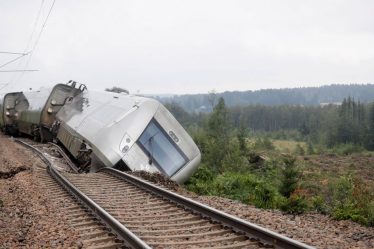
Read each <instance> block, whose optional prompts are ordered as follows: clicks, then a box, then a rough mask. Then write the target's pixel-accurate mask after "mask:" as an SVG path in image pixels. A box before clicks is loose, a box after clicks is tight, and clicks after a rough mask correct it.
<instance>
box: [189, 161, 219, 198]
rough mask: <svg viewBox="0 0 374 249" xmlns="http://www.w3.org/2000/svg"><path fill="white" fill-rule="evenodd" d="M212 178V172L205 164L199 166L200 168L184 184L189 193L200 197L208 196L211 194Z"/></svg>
mask: <svg viewBox="0 0 374 249" xmlns="http://www.w3.org/2000/svg"><path fill="white" fill-rule="evenodd" d="M214 178H215V174H214V173H213V170H212V169H211V168H209V167H208V166H207V165H205V164H200V167H199V168H198V169H197V171H196V172H195V173H194V174H193V175H192V176H191V177H190V178H189V179H188V181H187V182H186V183H185V184H186V186H187V189H188V190H190V191H193V192H195V193H197V194H200V195H210V194H213V193H212V192H213V191H212V189H211V183H212V181H213V180H214Z"/></svg>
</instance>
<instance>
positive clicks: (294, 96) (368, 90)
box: [155, 84, 374, 112]
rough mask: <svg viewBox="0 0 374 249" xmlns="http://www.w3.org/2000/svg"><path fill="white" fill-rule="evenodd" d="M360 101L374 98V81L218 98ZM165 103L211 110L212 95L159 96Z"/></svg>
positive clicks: (309, 103) (257, 101) (320, 102)
mask: <svg viewBox="0 0 374 249" xmlns="http://www.w3.org/2000/svg"><path fill="white" fill-rule="evenodd" d="M348 96H350V97H352V98H354V99H355V100H359V101H361V102H365V103H366V102H372V101H374V84H362V85H360V84H351V85H339V84H336V85H328V86H321V87H300V88H285V89H265V90H257V91H243V92H239V91H233V92H223V93H217V94H216V96H215V99H216V100H217V99H218V98H219V97H223V98H224V99H225V102H226V105H227V106H238V105H240V106H246V105H256V104H260V105H284V104H286V105H304V106H316V105H326V104H328V103H332V104H337V103H340V102H342V101H343V99H344V98H346V97H348ZM155 98H157V99H158V100H160V101H161V102H163V103H177V104H178V105H180V106H181V107H183V108H184V109H185V110H186V111H188V112H208V111H210V110H211V107H212V104H211V102H212V101H211V99H212V97H211V96H209V94H208V93H207V94H186V95H174V96H166V97H165V96H156V97H155Z"/></svg>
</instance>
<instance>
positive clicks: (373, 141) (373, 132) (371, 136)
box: [365, 103, 374, 150]
mask: <svg viewBox="0 0 374 249" xmlns="http://www.w3.org/2000/svg"><path fill="white" fill-rule="evenodd" d="M368 120H369V125H368V134H367V137H366V146H365V147H366V148H367V149H368V150H374V103H372V104H371V106H370V108H369V119H368Z"/></svg>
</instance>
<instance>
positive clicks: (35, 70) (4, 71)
mask: <svg viewBox="0 0 374 249" xmlns="http://www.w3.org/2000/svg"><path fill="white" fill-rule="evenodd" d="M37 71H39V70H37V69H16V70H0V73H14V72H37ZM1 89H2V88H0V90H1Z"/></svg>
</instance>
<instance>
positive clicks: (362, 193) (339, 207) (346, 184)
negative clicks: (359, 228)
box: [330, 176, 374, 226]
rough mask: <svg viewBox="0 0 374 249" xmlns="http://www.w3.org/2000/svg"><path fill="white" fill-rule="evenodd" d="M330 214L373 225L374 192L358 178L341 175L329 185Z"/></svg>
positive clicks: (342, 218) (341, 218)
mask: <svg viewBox="0 0 374 249" xmlns="http://www.w3.org/2000/svg"><path fill="white" fill-rule="evenodd" d="M330 191H331V192H332V200H331V201H330V205H331V206H332V213H331V214H332V216H333V217H334V218H335V219H338V220H346V219H350V220H353V221H356V222H360V223H362V224H364V225H369V226H373V225H374V194H373V193H372V192H370V190H369V189H368V187H367V186H366V185H365V184H364V183H363V182H362V181H361V180H360V179H358V178H355V179H354V178H352V177H351V176H347V177H341V178H340V179H339V180H338V181H337V182H336V183H335V184H331V185H330Z"/></svg>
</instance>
